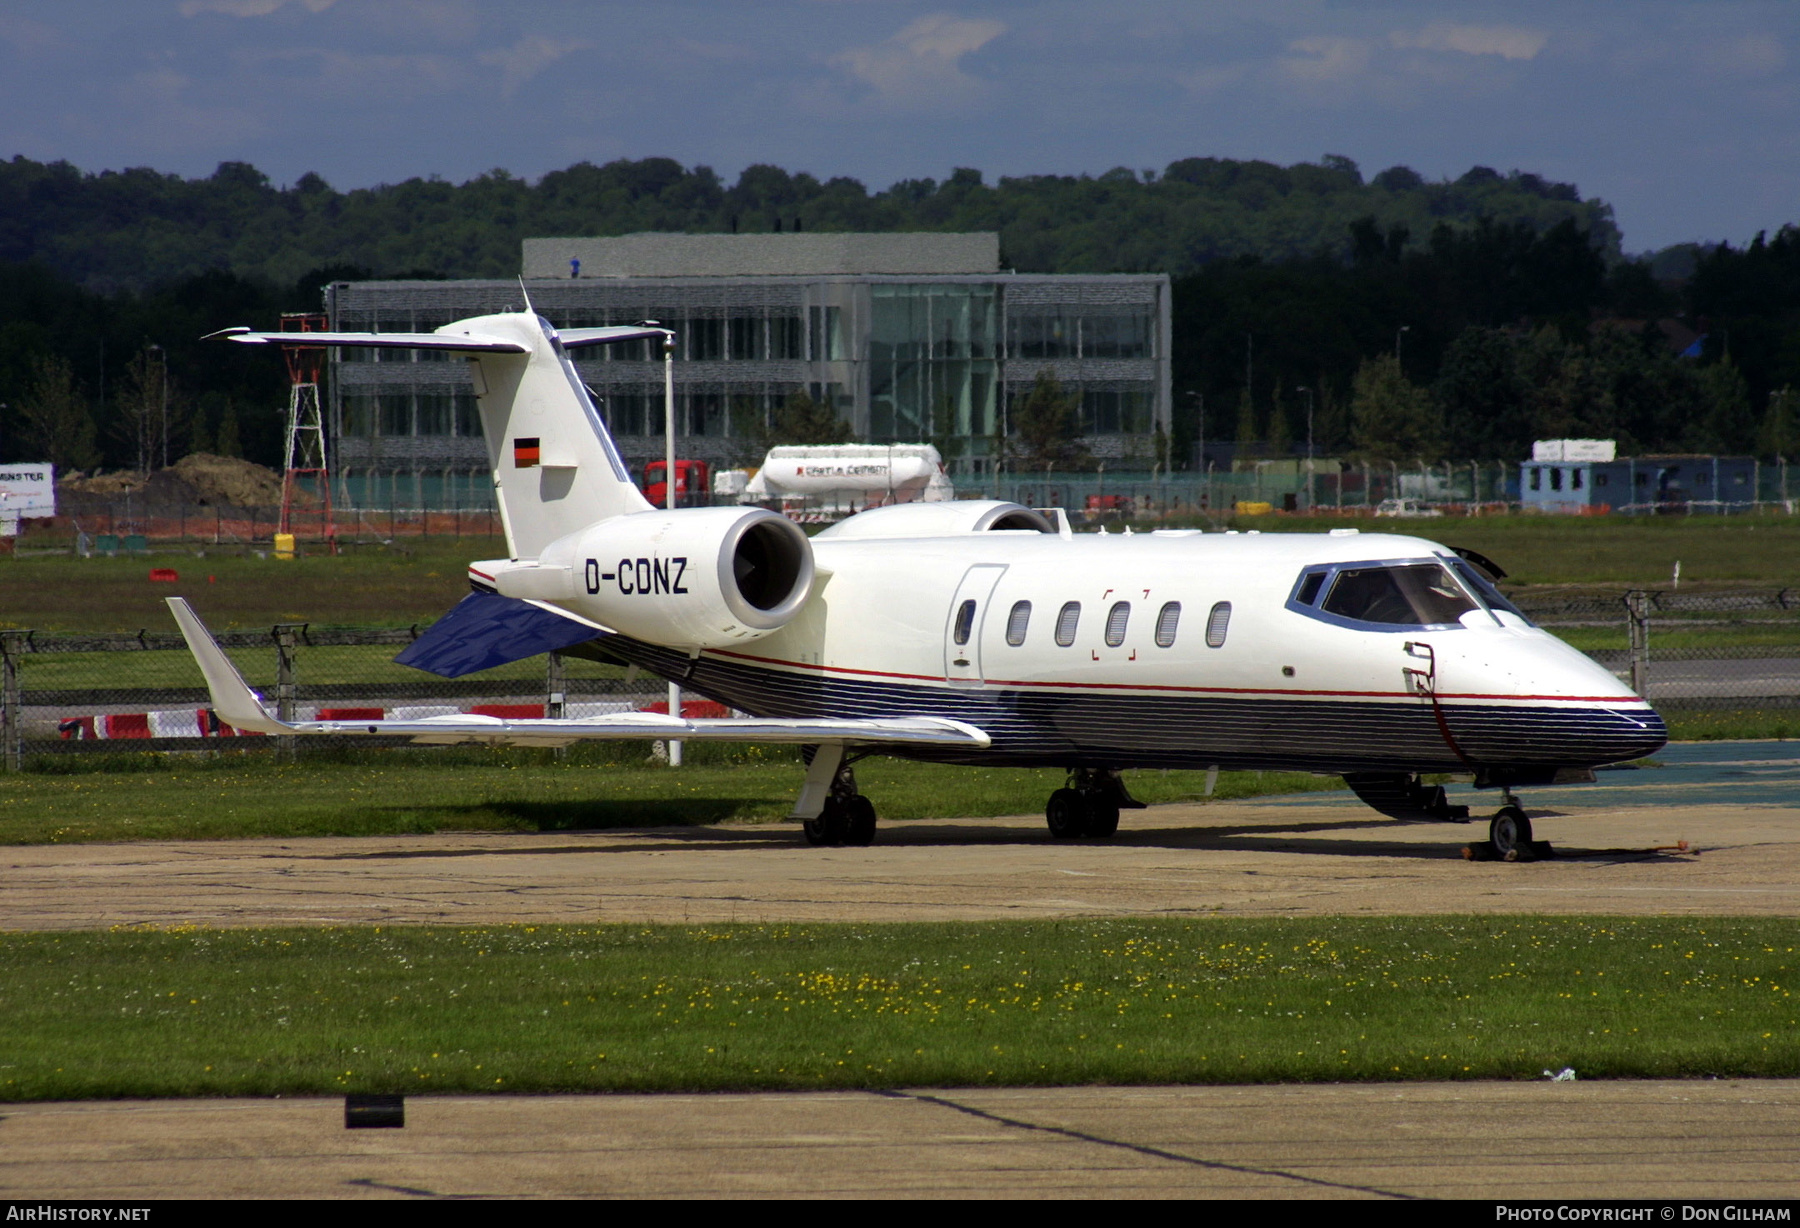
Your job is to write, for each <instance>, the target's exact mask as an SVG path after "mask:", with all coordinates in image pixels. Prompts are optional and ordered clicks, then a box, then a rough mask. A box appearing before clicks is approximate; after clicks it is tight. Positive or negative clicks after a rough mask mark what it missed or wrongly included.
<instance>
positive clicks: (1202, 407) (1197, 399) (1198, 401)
mask: <svg viewBox="0 0 1800 1228" xmlns="http://www.w3.org/2000/svg"><path fill="white" fill-rule="evenodd" d="M1188 395H1189V396H1190V397H1193V398H1194V403H1195V405H1196V406H1198V408H1199V414H1200V426H1199V437H1200V451H1199V463H1200V466H1201V467H1202V468H1204V467H1205V465H1206V394H1205V393H1204V392H1195V391H1193V390H1192V389H1189V390H1188Z"/></svg>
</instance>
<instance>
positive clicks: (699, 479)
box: [644, 459, 712, 507]
mask: <svg viewBox="0 0 1800 1228" xmlns="http://www.w3.org/2000/svg"><path fill="white" fill-rule="evenodd" d="M667 469H668V465H667V463H666V462H664V461H659V460H655V461H651V462H650V463H649V464H648V465H645V466H644V498H646V499H648V500H650V502H652V503H654V504H655V505H656V506H657V507H663V506H665V500H667V498H668V491H667V489H666V487H665V480H666V479H665V478H664V476H663V475H664V472H665V471H666V470H667ZM711 489H712V468H711V466H709V465H708V464H707V463H706V462H705V461H703V460H679V459H678V460H677V461H676V462H675V506H676V507H702V506H705V504H706V501H707V494H708V492H710V491H711Z"/></svg>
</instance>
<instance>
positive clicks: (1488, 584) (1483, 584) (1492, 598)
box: [1450, 559, 1535, 625]
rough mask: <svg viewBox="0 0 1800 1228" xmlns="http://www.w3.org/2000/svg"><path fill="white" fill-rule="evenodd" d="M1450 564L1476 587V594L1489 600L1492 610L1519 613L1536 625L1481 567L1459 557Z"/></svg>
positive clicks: (1471, 586)
mask: <svg viewBox="0 0 1800 1228" xmlns="http://www.w3.org/2000/svg"><path fill="white" fill-rule="evenodd" d="M1450 566H1452V567H1454V568H1456V574H1457V575H1459V576H1461V577H1462V580H1463V583H1464V584H1466V585H1468V586H1469V587H1470V588H1472V589H1474V590H1475V593H1476V595H1477V596H1479V597H1480V598H1481V599H1482V600H1483V601H1485V602H1487V604H1488V608H1489V609H1490V610H1504V611H1506V612H1507V613H1508V614H1514V615H1517V616H1518V617H1519V618H1521V619H1523V620H1524V621H1525V622H1526V623H1527V624H1529V625H1535V624H1532V623H1531V620H1530V619H1529V618H1526V617H1525V612H1524V611H1523V610H1521V609H1520V608H1519V607H1518V606H1516V605H1514V604H1513V603H1512V602H1510V601H1508V600H1507V599H1506V598H1505V597H1504V596H1502V595H1501V592H1500V590H1499V589H1498V588H1495V587H1494V582H1493V581H1492V580H1490V579H1488V578H1487V575H1486V574H1485V573H1484V572H1483V571H1482V570H1481V569H1480V568H1479V567H1475V566H1473V565H1471V564H1469V563H1465V562H1463V561H1462V560H1461V559H1457V560H1456V561H1455V562H1453V563H1451V564H1450Z"/></svg>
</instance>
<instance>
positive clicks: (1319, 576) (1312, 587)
mask: <svg viewBox="0 0 1800 1228" xmlns="http://www.w3.org/2000/svg"><path fill="white" fill-rule="evenodd" d="M1324 584H1325V573H1324V572H1322V571H1314V572H1308V573H1307V576H1306V579H1304V580H1302V581H1300V591H1299V592H1297V593H1295V594H1294V600H1295V601H1298V602H1299V603H1300V604H1301V605H1311V604H1312V603H1313V602H1315V601H1317V600H1318V599H1319V589H1320V588H1322V587H1324Z"/></svg>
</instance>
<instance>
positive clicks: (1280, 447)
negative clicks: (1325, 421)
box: [1268, 378, 1294, 460]
mask: <svg viewBox="0 0 1800 1228" xmlns="http://www.w3.org/2000/svg"><path fill="white" fill-rule="evenodd" d="M1293 450H1294V437H1293V430H1292V428H1291V427H1290V426H1289V424H1288V413H1287V406H1286V405H1285V404H1284V403H1283V402H1282V400H1281V380H1280V379H1279V378H1278V379H1276V381H1275V387H1273V388H1271V389H1270V390H1269V438H1268V452H1269V455H1270V456H1273V457H1274V458H1276V459H1277V460H1285V459H1287V457H1288V456H1289V454H1291V453H1292V452H1293Z"/></svg>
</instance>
